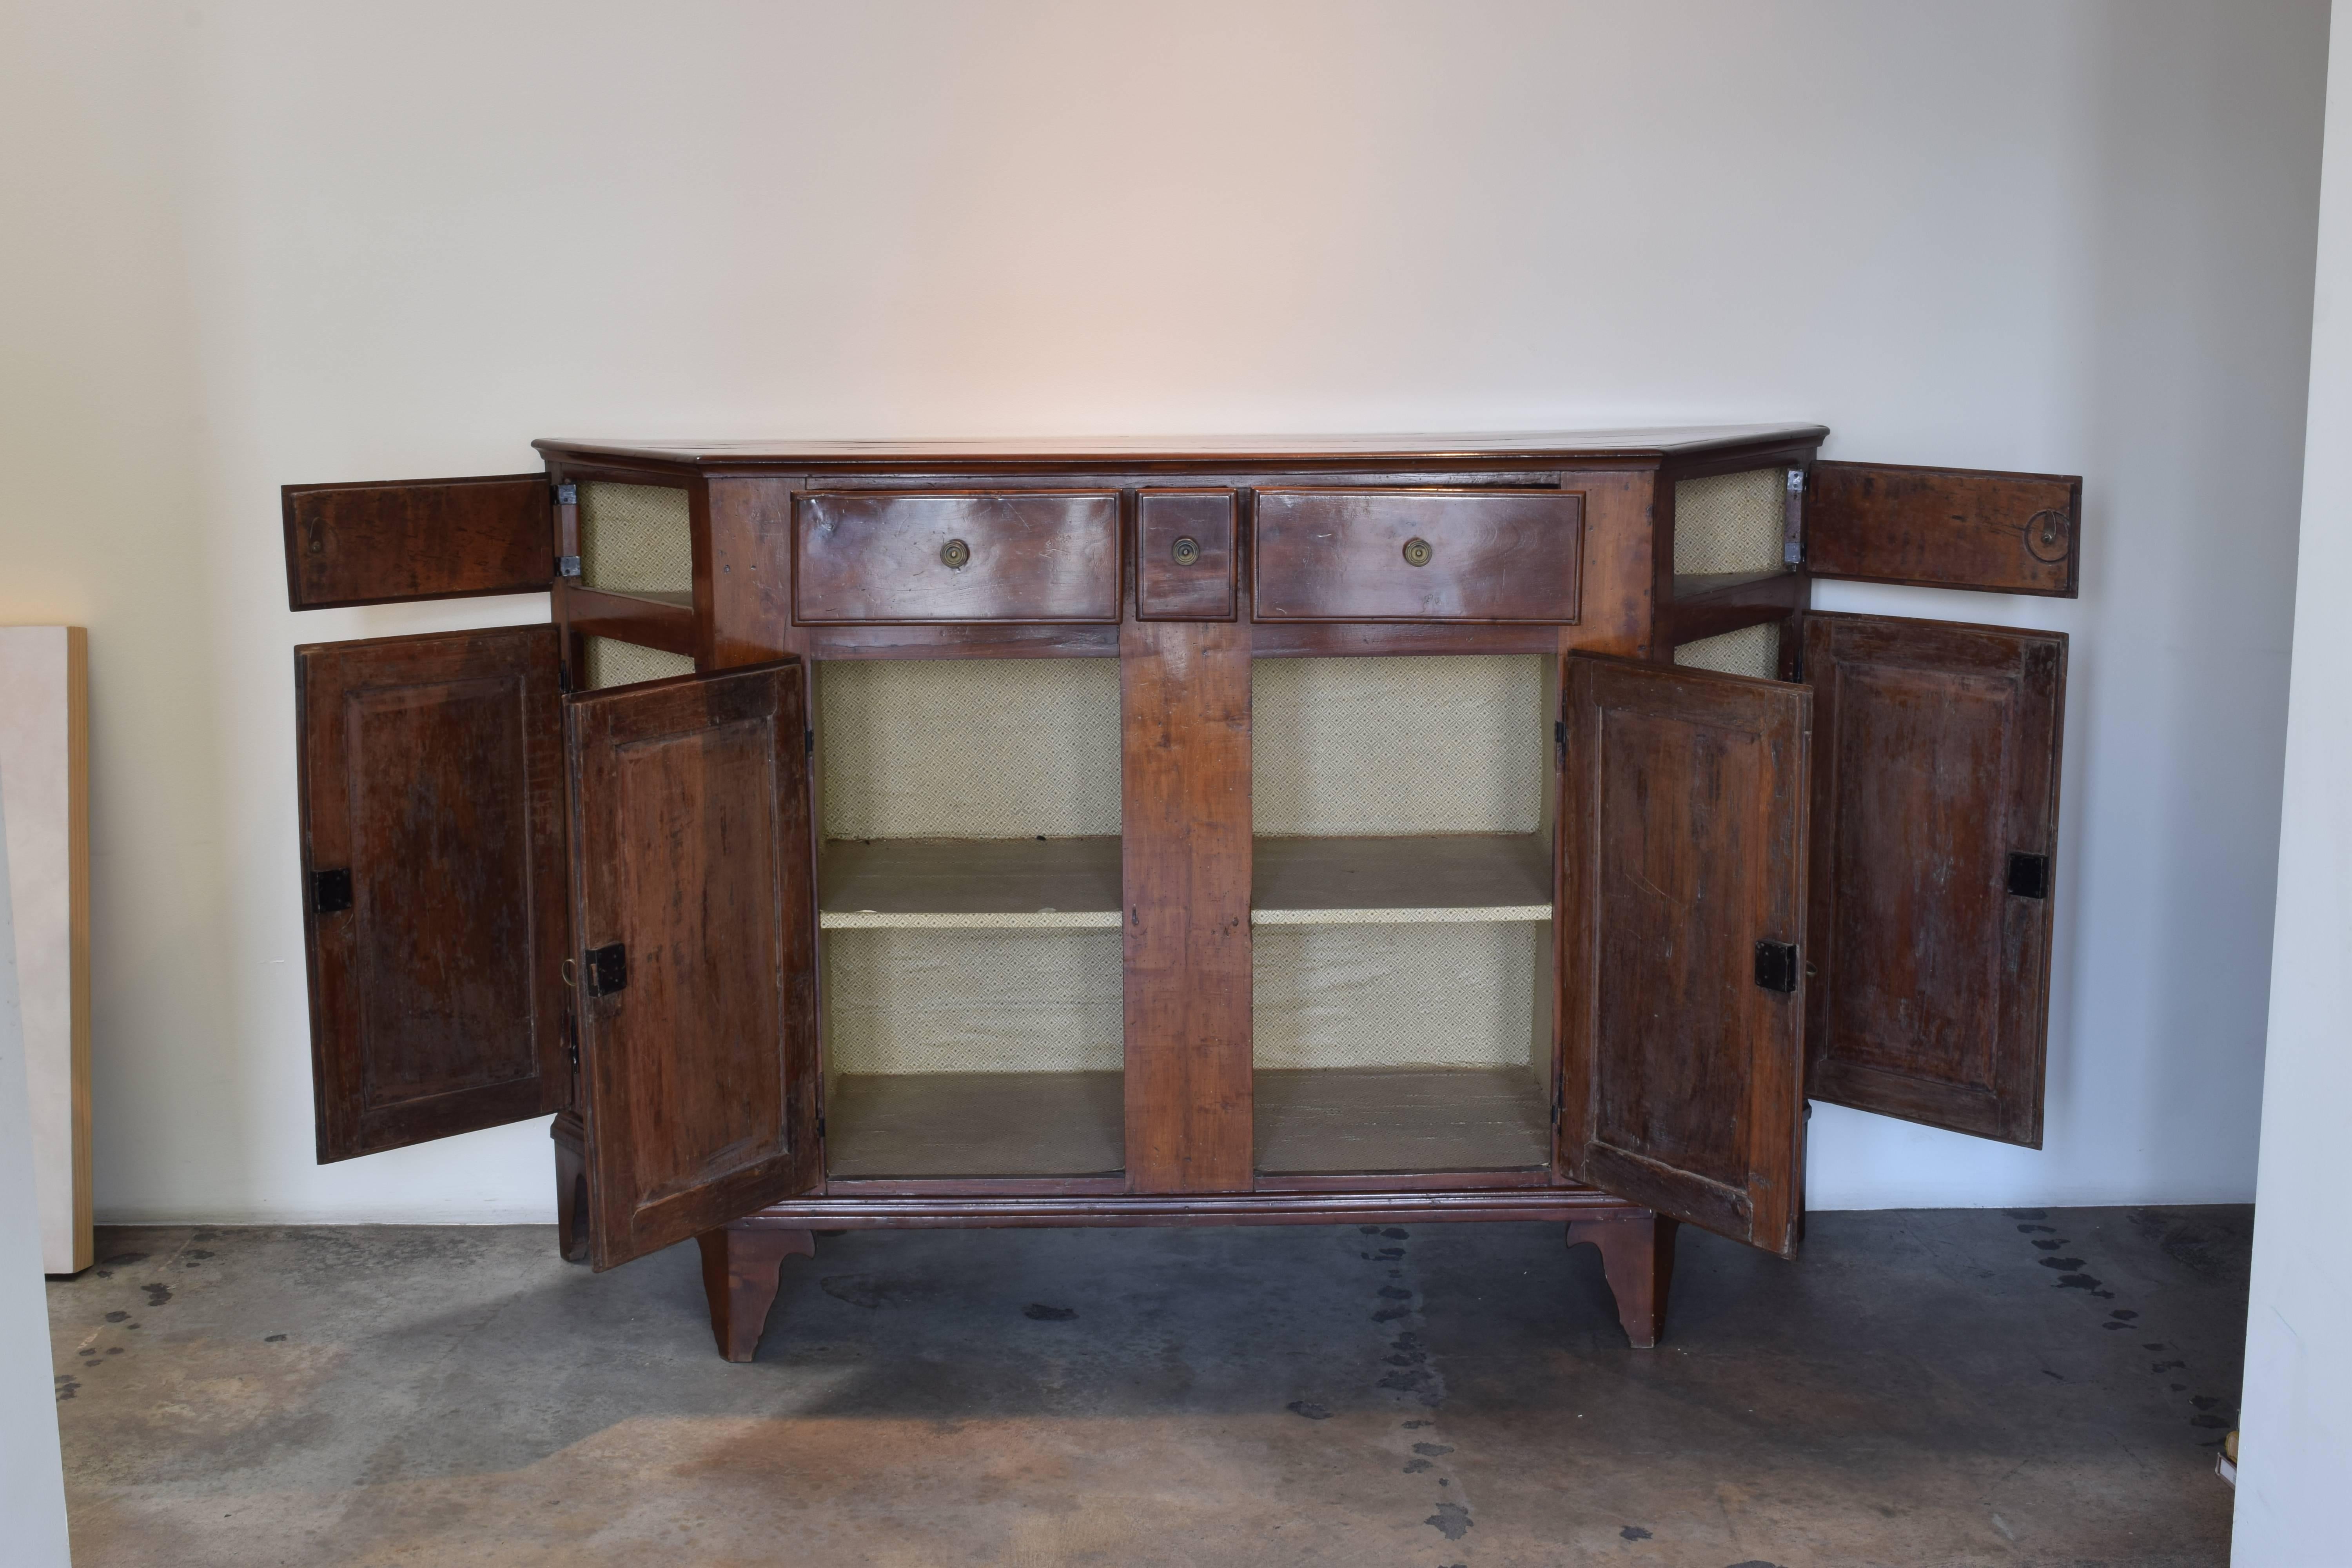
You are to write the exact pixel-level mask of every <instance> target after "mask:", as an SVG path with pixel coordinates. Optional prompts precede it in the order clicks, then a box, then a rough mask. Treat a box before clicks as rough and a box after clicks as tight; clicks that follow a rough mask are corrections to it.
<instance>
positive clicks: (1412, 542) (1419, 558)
mask: <svg viewBox="0 0 2352 1568" xmlns="http://www.w3.org/2000/svg"><path fill="white" fill-rule="evenodd" d="M1434 553H1436V552H1434V551H1433V550H1431V549H1430V548H1429V541H1427V540H1426V539H1408V540H1406V541H1405V542H1404V563H1405V564H1406V565H1408V566H1426V565H1428V564H1429V558H1430V556H1432V555H1433V554H1434Z"/></svg>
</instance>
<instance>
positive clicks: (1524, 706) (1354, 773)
mask: <svg viewBox="0 0 2352 1568" xmlns="http://www.w3.org/2000/svg"><path fill="white" fill-rule="evenodd" d="M1251 707H1252V713H1251V725H1250V727H1251V734H1252V738H1253V752H1252V767H1251V777H1252V782H1251V793H1252V798H1253V801H1254V817H1255V821H1254V823H1253V828H1254V831H1255V832H1256V833H1258V834H1259V835H1261V836H1281V837H1322V836H1326V835H1350V836H1356V835H1360V836H1395V835H1401V834H1423V833H1534V832H1536V831H1538V829H1539V828H1540V827H1542V826H1545V824H1544V821H1543V816H1544V813H1543V803H1544V795H1545V791H1546V790H1547V789H1548V788H1549V784H1550V781H1551V756H1550V748H1551V726H1552V720H1553V718H1554V715H1553V714H1552V713H1550V712H1549V710H1548V709H1547V706H1546V700H1545V696H1544V660H1543V659H1542V658H1540V657H1538V656H1533V655H1511V656H1472V657H1461V658H1281V659H1259V660H1258V661H1257V662H1256V663H1255V665H1254V666H1253V667H1252V671H1251Z"/></svg>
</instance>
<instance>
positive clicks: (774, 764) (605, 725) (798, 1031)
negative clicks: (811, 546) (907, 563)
mask: <svg viewBox="0 0 2352 1568" xmlns="http://www.w3.org/2000/svg"><path fill="white" fill-rule="evenodd" d="M807 712H808V709H807V694H806V690H805V688H804V684H803V673H802V666H801V664H800V663H799V661H798V660H796V659H785V660H782V661H779V662H777V663H773V664H762V665H754V666H751V667H749V668H742V669H734V670H729V671H727V672H725V673H724V674H719V675H693V676H681V677H678V678H677V679H670V680H656V681H647V682H646V683H644V684H642V685H637V686H623V687H614V688H611V689H606V690H603V691H595V692H589V693H585V694H582V695H577V696H573V697H570V698H567V699H565V700H564V743H565V747H566V750H567V754H568V763H569V766H570V769H571V776H572V813H573V819H572V844H573V846H574V858H573V871H572V921H573V929H574V930H575V931H577V932H578V933H579V937H578V941H579V944H580V949H581V951H580V952H579V954H578V984H579V987H580V1051H581V1100H582V1111H583V1118H584V1120H585V1122H586V1127H587V1135H586V1154H587V1165H588V1172H587V1175H588V1239H589V1255H590V1259H591V1261H593V1263H594V1264H595V1266H596V1267H597V1268H600V1269H602V1268H612V1267H613V1266H614V1265H615V1264H619V1263H625V1262H627V1261H628V1260H629V1259H631V1258H639V1257H643V1256H644V1255H645V1254H646V1253H648V1252H653V1251H656V1250H658V1249H659V1248H661V1247H667V1246H670V1245H671V1244H672V1243H674V1242H678V1241H683V1240H685V1239H686V1238H687V1237H691V1236H696V1235H698V1234H700V1233H701V1232H703V1231H707V1230H713V1229H716V1228H718V1227H719V1226H723V1225H725V1224H726V1223H727V1222H728V1221H730V1220H733V1219H740V1218H741V1217H742V1216H744V1215H748V1214H751V1213H753V1212H755V1211H756V1210H758V1209H760V1208H762V1207H764V1206H765V1205H768V1204H771V1203H773V1202H774V1201H776V1200H777V1199H779V1198H782V1197H786V1196H789V1195H791V1194H795V1193H803V1192H807V1191H810V1190H812V1189H814V1187H815V1186H816V1185H817V1183H818V1181H819V1179H820V1176H821V1173H822V1170H823V1165H822V1161H821V1158H820V1155H819V1151H818V1147H817V1136H816V1110H817V1088H818V1084H817V1061H816V1049H817V1042H816V897H815V891H814V878H813V876H812V867H811V864H810V858H811V850H810V842H809V829H808V821H809V816H808V813H809V805H808V800H809V791H808V763H807V752H806V749H805V741H804V738H803V737H804V736H805V734H806V732H807V729H808V718H807Z"/></svg>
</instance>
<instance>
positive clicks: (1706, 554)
mask: <svg viewBox="0 0 2352 1568" xmlns="http://www.w3.org/2000/svg"><path fill="white" fill-rule="evenodd" d="M1788 484H1789V480H1788V470H1787V469H1785V468H1750V469H1748V471H1747V472H1746V473H1741V474H1716V475H1713V476H1711V477H1709V478H1707V479H1685V480H1683V481H1682V482H1681V483H1680V484H1678V485H1676V486H1675V574H1677V575H1680V574H1686V573H1694V572H1696V573H1706V572H1777V571H1779V570H1780V565H1781V537H1782V534H1783V532H1784V531H1785V529H1786V527H1787V521H1788V504H1789V490H1788ZM1741 673H1745V672H1744V671H1742V672H1741Z"/></svg>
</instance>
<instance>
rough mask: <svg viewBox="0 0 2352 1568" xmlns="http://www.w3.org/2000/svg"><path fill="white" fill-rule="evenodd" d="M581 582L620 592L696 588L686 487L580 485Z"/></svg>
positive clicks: (683, 591)
mask: <svg viewBox="0 0 2352 1568" xmlns="http://www.w3.org/2000/svg"><path fill="white" fill-rule="evenodd" d="M580 581H581V582H582V583H583V584H586V585H587V586H589V587H591V588H604V589H608V590H610V591H611V592H613V593H616V594H648V593H652V594H690V593H692V592H694V529H693V523H692V521H690V515H689V512H688V505H687V495H686V492H685V491H684V490H682V489H670V488H669V487H668V486H667V485H620V484H613V483H610V482H607V481H604V480H601V479H597V480H589V481H587V482H584V483H583V484H582V485H581V487H580Z"/></svg>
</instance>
